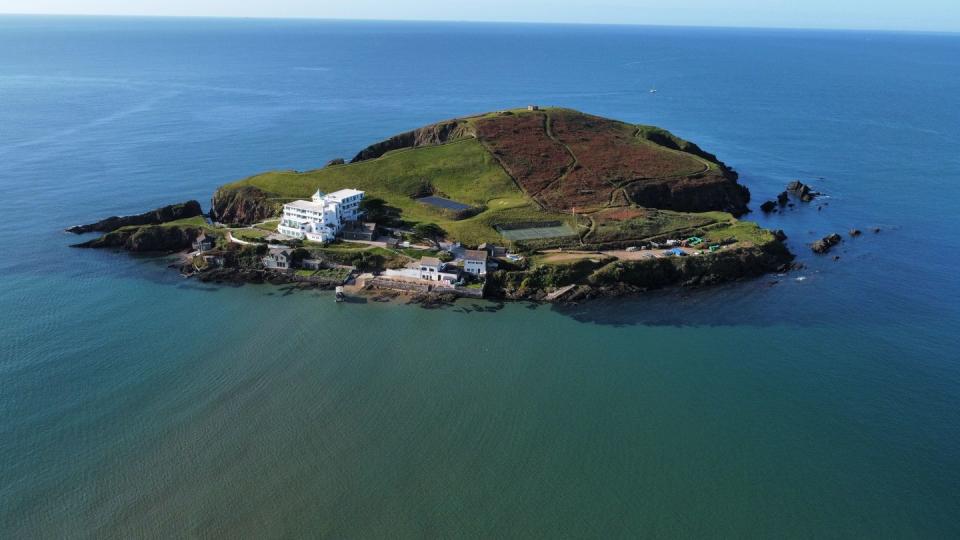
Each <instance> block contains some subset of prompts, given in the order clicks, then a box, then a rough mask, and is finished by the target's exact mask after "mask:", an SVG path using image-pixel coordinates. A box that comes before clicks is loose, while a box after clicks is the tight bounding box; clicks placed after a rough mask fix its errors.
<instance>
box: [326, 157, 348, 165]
mask: <svg viewBox="0 0 960 540" xmlns="http://www.w3.org/2000/svg"><path fill="white" fill-rule="evenodd" d="M344 163H346V161H344V160H343V158H341V157H338V158H333V159H331V160H330V161H328V162H327V164H326V165H324V167H333V166H334V165H343V164H344Z"/></svg>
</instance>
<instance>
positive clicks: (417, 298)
mask: <svg viewBox="0 0 960 540" xmlns="http://www.w3.org/2000/svg"><path fill="white" fill-rule="evenodd" d="M456 300H457V295H455V294H453V293H438V292H428V293H417V294H415V295H413V296H412V297H410V300H409V301H408V302H407V303H408V304H419V305H420V307H423V308H426V309H434V308H440V307H446V306H450V305H453V303H454V302H455V301H456Z"/></svg>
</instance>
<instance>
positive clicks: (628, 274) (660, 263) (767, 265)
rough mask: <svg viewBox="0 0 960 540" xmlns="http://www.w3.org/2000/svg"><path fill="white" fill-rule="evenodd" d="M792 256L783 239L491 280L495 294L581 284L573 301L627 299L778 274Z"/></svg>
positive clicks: (529, 293) (540, 293)
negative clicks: (607, 297) (649, 292)
mask: <svg viewBox="0 0 960 540" xmlns="http://www.w3.org/2000/svg"><path fill="white" fill-rule="evenodd" d="M792 259H793V256H792V255H791V254H790V252H789V251H788V250H787V248H786V247H785V246H784V245H783V244H782V243H781V242H780V241H773V242H769V243H767V244H765V245H762V246H752V247H742V248H738V249H733V250H729V251H721V252H717V253H713V254H710V255H697V256H687V257H661V258H656V259H643V260H637V261H622V260H614V261H611V260H610V259H609V258H607V259H604V260H600V261H598V262H595V263H594V262H590V261H587V260H583V261H578V262H576V263H572V264H569V265H556V266H551V267H549V268H546V269H544V268H538V269H536V270H533V271H519V272H494V273H493V274H491V275H489V276H488V291H489V293H490V294H491V295H492V296H500V297H504V298H509V299H513V300H543V299H544V297H546V295H547V291H548V290H550V289H555V288H559V287H563V286H566V285H578V287H577V291H575V292H574V293H573V294H572V295H571V296H570V297H568V298H567V299H568V300H575V299H583V298H586V297H590V296H603V295H612V296H617V295H623V294H633V293H638V292H642V291H645V290H649V289H659V288H663V287H668V286H672V285H680V286H684V287H692V286H705V285H713V284H717V283H723V282H727V281H735V280H738V279H743V278H749V277H756V276H760V275H763V274H766V273H770V272H774V271H779V270H781V269H783V268H784V267H785V266H786V265H788V264H789V263H790V261H791V260H792Z"/></svg>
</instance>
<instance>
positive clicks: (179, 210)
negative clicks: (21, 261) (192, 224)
mask: <svg viewBox="0 0 960 540" xmlns="http://www.w3.org/2000/svg"><path fill="white" fill-rule="evenodd" d="M200 215H203V209H202V208H200V203H198V202H197V201H187V202H182V203H178V204H170V205H167V206H162V207H160V208H155V209H153V210H150V211H149V212H144V213H142V214H136V215H132V216H111V217H108V218H106V219H102V220H100V221H98V222H96V223H90V224H88V225H74V226H73V227H70V228H68V229H67V232H71V233H74V234H83V233H89V232H110V231H115V230H117V229H119V228H120V227H128V226H131V225H159V224H160V223H166V222H168V221H176V220H178V219H185V218H191V217H196V216H200Z"/></svg>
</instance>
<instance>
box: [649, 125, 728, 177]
mask: <svg viewBox="0 0 960 540" xmlns="http://www.w3.org/2000/svg"><path fill="white" fill-rule="evenodd" d="M636 135H637V137H640V138H643V139H646V140H648V141H651V142H654V143H656V144H659V145H660V146H665V147H667V148H672V149H673V150H679V151H681V152H686V153H688V154H693V155H695V156H697V157H701V158H703V159H705V160H707V161H712V162H713V163H716V164H717V165H719V166H720V168H721V169H722V170H724V171H730V172H733V171H732V170H731V169H730V168H729V167H727V165H726V164H725V163H724V162H722V161H720V160H719V159H717V156H715V155H714V154H711V153H710V152H707V151H706V150H704V149H702V148H700V147H699V146H697V145H696V143H692V142H690V141H688V140H686V139H681V138H680V137H677V136H676V135H674V134H673V133H671V132H669V131H667V130H665V129H663V128H658V127H656V126H645V125H639V126H637V132H636Z"/></svg>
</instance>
